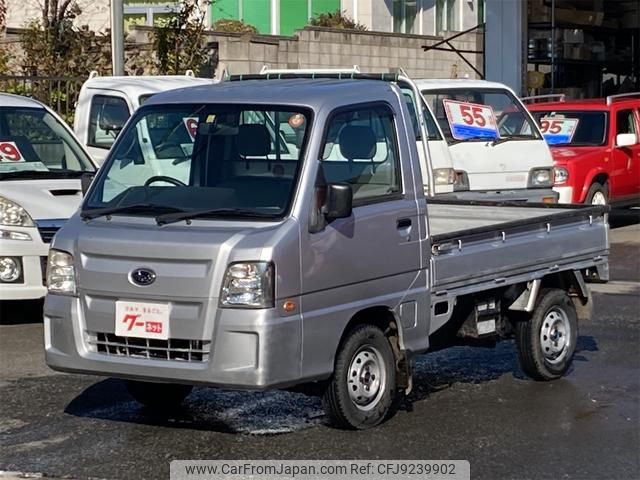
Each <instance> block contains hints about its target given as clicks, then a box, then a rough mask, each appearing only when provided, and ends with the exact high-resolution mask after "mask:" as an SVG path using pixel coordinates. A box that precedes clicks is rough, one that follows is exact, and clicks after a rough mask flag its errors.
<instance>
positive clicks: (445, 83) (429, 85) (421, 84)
mask: <svg viewBox="0 0 640 480" xmlns="http://www.w3.org/2000/svg"><path fill="white" fill-rule="evenodd" d="M415 82H416V85H418V88H420V90H440V89H443V88H482V89H487V88H500V89H505V88H506V89H508V90H511V89H510V88H509V87H507V86H506V85H505V84H503V83H499V82H490V81H487V80H475V79H466V78H454V79H451V78H429V79H422V80H416V81H415Z"/></svg>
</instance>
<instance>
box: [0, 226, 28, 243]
mask: <svg viewBox="0 0 640 480" xmlns="http://www.w3.org/2000/svg"><path fill="white" fill-rule="evenodd" d="M0 238H4V239H6V240H23V241H27V242H30V241H31V240H32V238H31V235H29V234H28V233H24V232H16V231H13V230H4V229H2V228H0Z"/></svg>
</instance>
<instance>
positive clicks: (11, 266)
mask: <svg viewBox="0 0 640 480" xmlns="http://www.w3.org/2000/svg"><path fill="white" fill-rule="evenodd" d="M95 171H96V166H95V164H94V163H93V161H92V160H91V158H90V157H89V154H88V153H87V152H86V150H85V149H84V148H83V147H82V146H81V145H80V143H79V142H78V140H77V139H76V138H75V136H74V135H73V132H72V131H71V129H70V128H69V127H68V126H67V125H66V124H65V123H64V121H63V120H62V119H61V118H60V117H58V115H56V114H55V113H54V112H53V111H51V110H50V109H49V108H47V107H46V106H44V105H43V104H41V103H39V102H37V101H35V100H32V99H29V98H25V97H20V96H17V95H9V94H5V93H0V300H28V299H37V298H41V297H44V295H45V293H46V287H45V285H43V276H44V274H45V271H44V268H45V263H46V258H47V253H48V250H49V243H50V242H51V239H52V238H53V236H54V235H55V233H56V232H57V230H58V229H59V228H60V227H61V226H62V224H63V223H64V222H65V221H66V220H67V219H68V218H69V217H70V216H71V215H72V214H73V213H74V212H75V211H76V210H77V208H78V206H79V205H80V201H81V200H82V191H81V181H80V178H81V176H82V175H83V174H85V173H87V174H93V173H94V172H95Z"/></svg>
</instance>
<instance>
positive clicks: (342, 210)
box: [322, 183, 353, 222]
mask: <svg viewBox="0 0 640 480" xmlns="http://www.w3.org/2000/svg"><path fill="white" fill-rule="evenodd" d="M352 210H353V191H352V190H351V185H349V184H347V183H330V184H329V185H327V199H326V201H325V204H324V208H323V209H322V213H324V216H325V217H326V219H327V221H329V222H330V221H331V220H335V219H336V218H347V217H350V216H351V212H352Z"/></svg>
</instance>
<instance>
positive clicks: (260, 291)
mask: <svg viewBox="0 0 640 480" xmlns="http://www.w3.org/2000/svg"><path fill="white" fill-rule="evenodd" d="M273 298H274V292H273V264H271V263H268V262H246V263H232V264H231V265H229V267H228V268H227V272H226V273H225V276H224V282H223V284H222V291H221V292H220V305H221V306H225V307H249V308H269V307H273Z"/></svg>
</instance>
